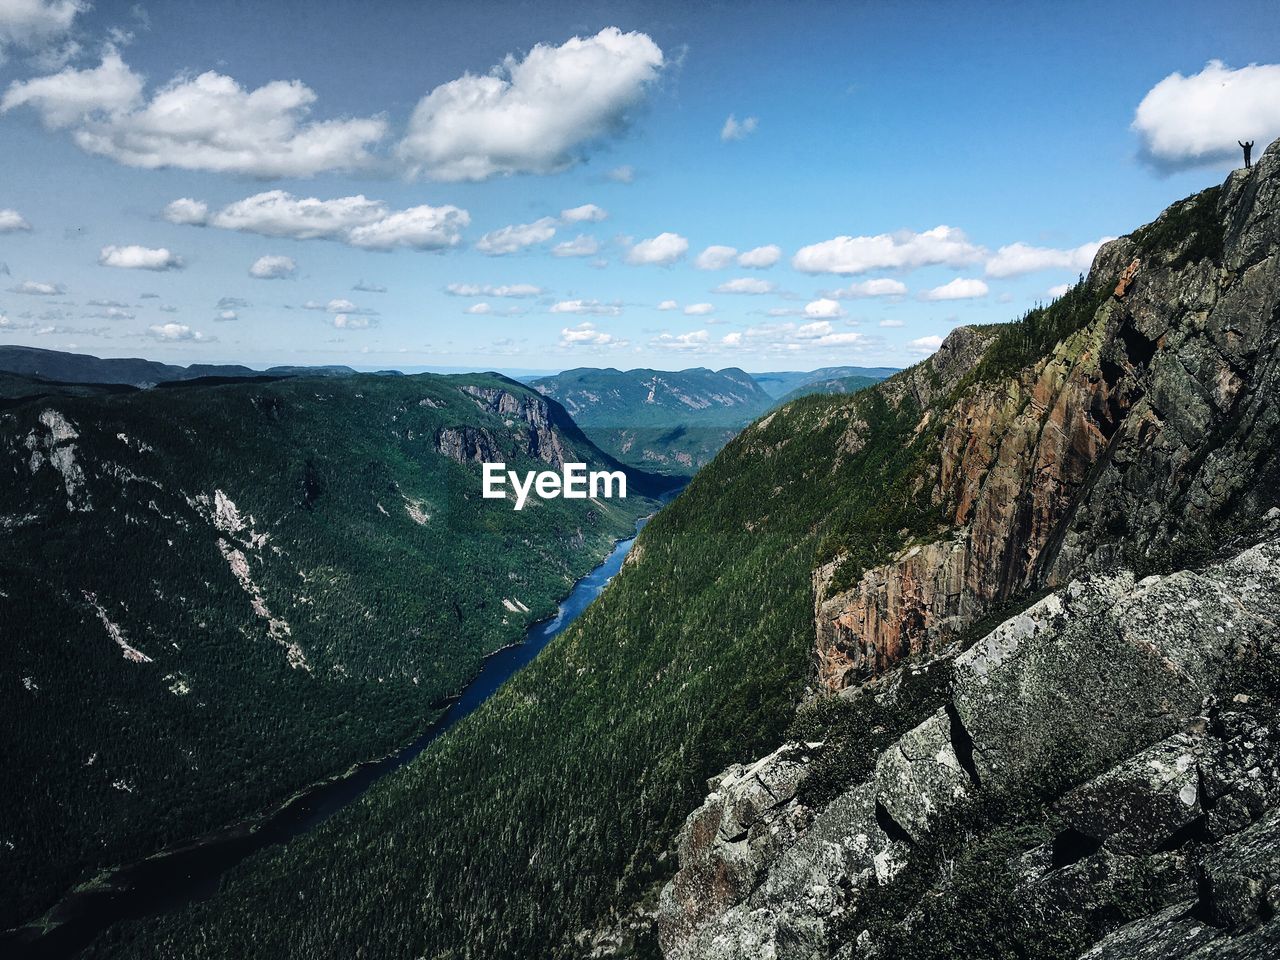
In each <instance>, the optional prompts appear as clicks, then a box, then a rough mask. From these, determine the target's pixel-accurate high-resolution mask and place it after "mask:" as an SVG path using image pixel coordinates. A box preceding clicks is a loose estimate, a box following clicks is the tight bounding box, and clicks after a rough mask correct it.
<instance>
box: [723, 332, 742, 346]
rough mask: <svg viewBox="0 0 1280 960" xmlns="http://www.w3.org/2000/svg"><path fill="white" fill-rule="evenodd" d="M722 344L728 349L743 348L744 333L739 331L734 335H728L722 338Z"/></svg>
mask: <svg viewBox="0 0 1280 960" xmlns="http://www.w3.org/2000/svg"><path fill="white" fill-rule="evenodd" d="M720 343H721V344H722V345H723V346H726V347H740V346H742V333H741V332H740V331H737V330H735V331H734V332H733V333H726V334H725V335H724V336H723V337H721V338H720Z"/></svg>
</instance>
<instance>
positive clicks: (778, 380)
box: [751, 367, 898, 400]
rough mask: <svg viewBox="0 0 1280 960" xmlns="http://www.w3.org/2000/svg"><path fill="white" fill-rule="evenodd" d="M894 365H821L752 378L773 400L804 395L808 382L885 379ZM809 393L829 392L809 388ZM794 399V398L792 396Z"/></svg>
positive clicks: (757, 374)
mask: <svg viewBox="0 0 1280 960" xmlns="http://www.w3.org/2000/svg"><path fill="white" fill-rule="evenodd" d="M897 372H898V370H897V368H896V367H822V368H821V369H819V370H809V371H807V372H801V371H798V370H790V371H782V372H777V373H753V374H752V375H751V377H752V379H753V380H755V382H756V383H758V384H760V389H762V390H764V392H765V393H767V394H769V396H771V397H773V398H774V399H775V400H778V399H781V398H784V397H787V396H788V395H790V394H793V393H794V394H796V395H797V396H804V395H805V393H804V392H802V388H803V387H805V386H807V385H809V384H816V383H820V382H824V381H835V380H842V379H845V378H848V377H865V378H867V379H868V380H874V381H879V380H886V379H888V378H889V377H891V376H893V375H894V374H895V373H897ZM808 392H809V393H817V392H831V391H817V390H811V391H808ZM793 399H794V398H793Z"/></svg>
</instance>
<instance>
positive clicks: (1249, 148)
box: [1236, 140, 1253, 170]
mask: <svg viewBox="0 0 1280 960" xmlns="http://www.w3.org/2000/svg"><path fill="white" fill-rule="evenodd" d="M1236 143H1239V144H1240V149H1241V150H1243V151H1244V168H1245V169H1246V170H1248V169H1249V168H1250V167H1252V166H1253V163H1252V162H1250V159H1249V158H1250V157H1252V156H1253V141H1252V140H1250V141H1249V142H1248V143H1241V141H1239V140H1237V141H1236Z"/></svg>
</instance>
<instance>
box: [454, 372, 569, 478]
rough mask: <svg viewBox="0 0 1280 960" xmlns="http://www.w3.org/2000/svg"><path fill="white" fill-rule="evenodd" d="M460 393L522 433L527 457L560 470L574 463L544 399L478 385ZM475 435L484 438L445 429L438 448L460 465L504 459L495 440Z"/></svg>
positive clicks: (482, 434) (484, 433) (482, 432)
mask: <svg viewBox="0 0 1280 960" xmlns="http://www.w3.org/2000/svg"><path fill="white" fill-rule="evenodd" d="M459 389H460V390H461V391H462V392H463V393H464V394H466V395H467V396H468V397H470V398H471V399H472V400H473V401H474V402H475V404H476V406H478V407H479V408H480V409H481V410H483V411H484V412H485V413H489V414H492V415H493V416H496V417H498V418H500V419H501V420H502V421H503V423H504V424H505V425H506V426H507V427H508V428H509V429H512V430H514V431H518V435H519V438H520V440H521V442H522V446H523V448H524V449H523V452H524V453H527V454H528V455H529V456H531V457H536V458H538V459H539V460H542V461H544V462H546V463H549V464H551V465H552V466H553V467H556V468H559V467H563V466H564V464H565V462H566V460H572V456H571V451H569V449H568V447H567V445H566V444H565V442H564V439H563V438H562V437H561V435H560V433H559V431H558V430H557V429H556V427H555V424H554V422H553V419H552V415H551V408H550V407H549V406H548V405H547V401H546V400H544V399H543V398H542V397H540V396H537V395H535V394H526V393H513V392H512V391H510V390H502V389H499V388H497V387H479V386H476V385H474V384H467V385H465V386H463V387H460V388H459ZM462 429H463V430H466V429H470V428H462ZM473 433H476V434H480V435H481V436H474V437H467V436H458V435H456V434H458V428H445V429H444V430H441V431H440V435H439V437H438V438H437V442H436V447H437V449H438V450H439V451H440V452H441V453H443V454H445V456H448V457H451V458H452V459H454V460H458V462H460V463H464V462H467V461H476V462H483V461H485V460H489V461H494V460H501V459H502V457H501V456H500V455H498V454H497V446H496V444H495V443H494V442H493V438H492V437H491V436H490V435H489V434H487V433H486V431H484V430H474V431H473ZM446 434H448V436H446Z"/></svg>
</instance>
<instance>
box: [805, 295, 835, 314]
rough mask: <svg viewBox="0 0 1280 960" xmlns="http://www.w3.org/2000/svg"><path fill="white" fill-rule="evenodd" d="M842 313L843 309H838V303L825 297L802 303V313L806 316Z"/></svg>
mask: <svg viewBox="0 0 1280 960" xmlns="http://www.w3.org/2000/svg"><path fill="white" fill-rule="evenodd" d="M843 314H844V311H843V310H842V309H840V304H839V303H837V302H836V301H835V300H830V299H828V298H826V297H823V298H821V299H819V300H814V301H811V302H810V303H806V304H805V305H804V315H805V316H806V317H839V316H842V315H843Z"/></svg>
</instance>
